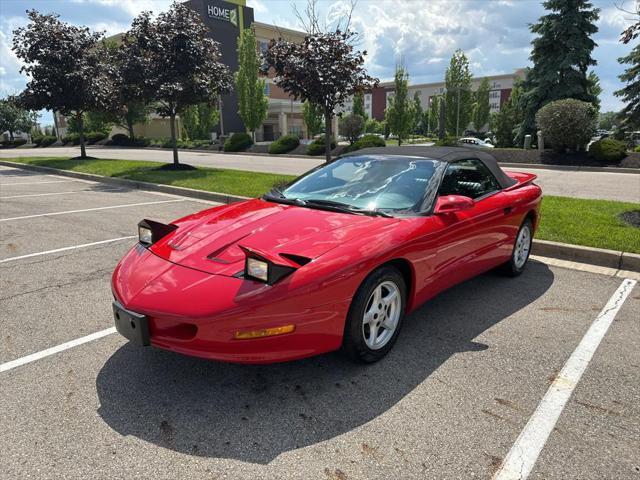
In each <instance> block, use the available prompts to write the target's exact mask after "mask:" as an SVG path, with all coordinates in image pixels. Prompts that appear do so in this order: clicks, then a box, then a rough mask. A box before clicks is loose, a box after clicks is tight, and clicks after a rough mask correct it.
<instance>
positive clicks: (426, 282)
mask: <svg viewBox="0 0 640 480" xmlns="http://www.w3.org/2000/svg"><path fill="white" fill-rule="evenodd" d="M535 178H536V176H535V175H531V174H527V173H506V172H504V171H503V170H502V169H501V168H500V167H499V166H498V164H497V162H496V160H495V159H494V158H493V157H492V156H491V155H489V154H487V153H484V152H480V151H477V150H470V149H464V148H432V147H425V148H423V147H399V148H395V147H387V148H384V149H380V148H373V149H366V150H361V151H357V152H354V153H352V154H349V155H347V156H342V157H340V158H339V159H337V160H336V161H334V162H332V163H329V164H325V165H323V166H321V167H318V168H316V169H314V170H312V171H310V172H308V173H306V174H305V175H303V176H301V177H300V178H298V179H297V180H295V181H293V182H292V183H290V184H289V185H288V186H286V187H283V188H282V189H277V188H274V189H273V190H272V191H271V192H269V193H268V194H266V195H264V196H263V197H262V198H258V199H252V200H247V201H243V202H239V203H234V204H230V205H223V206H218V207H214V208H210V209H208V210H204V211H202V212H198V213H195V214H193V215H189V216H187V217H184V218H181V219H179V220H176V221H175V222H173V223H170V224H168V225H166V224H162V223H158V222H154V221H151V220H143V221H141V222H140V223H139V225H138V229H139V240H140V241H139V243H138V244H137V245H136V246H135V247H133V248H132V249H131V251H129V252H128V253H127V254H126V256H125V257H124V258H123V259H122V260H121V261H120V263H119V264H118V266H117V267H116V269H115V272H114V273H113V279H112V290H113V295H114V297H115V301H114V303H113V310H114V316H115V324H116V327H117V330H118V331H119V332H120V333H121V334H122V335H124V336H125V337H126V338H128V339H129V340H131V341H132V342H134V343H136V344H139V345H153V346H155V347H158V348H163V349H167V350H172V351H174V352H179V353H182V354H186V355H193V356H198V357H203V358H208V359H215V360H222V361H229V362H240V363H270V362H279V361H285V360H293V359H299V358H303V357H309V356H312V355H318V354H321V353H324V352H329V351H332V350H338V349H341V348H342V349H343V350H344V351H345V352H347V353H348V354H350V355H351V356H352V357H353V358H354V359H356V360H359V361H363V362H374V361H376V360H378V359H380V358H381V357H383V356H384V355H385V354H386V353H387V352H388V351H389V350H390V349H391V348H392V346H393V345H394V343H395V341H396V339H397V337H398V334H399V333H400V329H401V327H402V321H403V318H404V316H405V315H406V314H407V313H409V312H411V311H412V310H414V309H416V308H417V307H418V306H420V305H421V304H422V303H424V302H425V301H426V300H428V299H429V298H431V297H433V296H434V295H436V294H437V293H438V292H441V291H442V290H444V289H446V288H449V287H451V286H452V285H455V284H457V283H459V282H462V281H463V280H465V279H468V278H470V277H473V276H475V275H478V274H480V273H483V272H486V271H487V270H490V269H493V268H496V267H500V268H501V269H502V270H504V271H505V272H506V273H507V274H510V275H518V274H520V273H521V272H522V271H523V269H524V268H525V265H526V263H527V259H528V257H529V252H530V250H531V240H532V237H533V234H534V231H535V229H536V227H537V225H538V222H539V219H540V214H539V208H540V202H541V198H542V191H541V189H540V187H539V186H537V185H536V184H535V183H533V180H534V179H535Z"/></svg>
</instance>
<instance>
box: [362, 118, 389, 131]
mask: <svg viewBox="0 0 640 480" xmlns="http://www.w3.org/2000/svg"><path fill="white" fill-rule="evenodd" d="M364 131H365V133H380V134H382V133H384V125H383V124H382V122H379V121H378V120H376V119H375V118H370V119H369V120H367V121H366V122H365V124H364Z"/></svg>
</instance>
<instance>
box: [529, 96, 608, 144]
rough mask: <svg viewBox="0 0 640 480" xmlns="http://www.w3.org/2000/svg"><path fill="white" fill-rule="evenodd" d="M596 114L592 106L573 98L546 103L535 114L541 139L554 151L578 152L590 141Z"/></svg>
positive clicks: (594, 126)
mask: <svg viewBox="0 0 640 480" xmlns="http://www.w3.org/2000/svg"><path fill="white" fill-rule="evenodd" d="M596 118H597V113H596V110H595V108H594V107H593V105H592V104H590V103H588V102H581V101H580V100H575V99H573V98H568V99H565V100H557V101H555V102H551V103H548V104H547V105H545V106H544V107H542V108H541V109H540V110H538V113H536V123H537V125H538V128H539V129H540V130H542V138H544V141H545V143H549V144H550V145H551V147H553V149H554V150H556V151H559V152H563V151H565V150H567V149H570V150H580V149H582V148H583V147H584V146H585V145H586V144H587V143H588V142H589V140H590V139H591V136H592V135H593V132H594V130H595V128H596Z"/></svg>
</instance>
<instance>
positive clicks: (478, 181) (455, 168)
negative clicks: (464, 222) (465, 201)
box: [438, 159, 500, 200]
mask: <svg viewBox="0 0 640 480" xmlns="http://www.w3.org/2000/svg"><path fill="white" fill-rule="evenodd" d="M498 190H500V184H499V183H498V181H497V180H496V178H495V177H494V176H493V174H492V173H491V172H490V171H489V169H488V168H487V167H486V166H485V165H484V163H482V162H481V161H480V160H476V159H468V160H460V161H457V162H452V163H450V164H449V165H448V166H447V170H446V172H445V174H444V177H443V178H442V183H441V184H440V190H439V191H438V193H439V194H440V195H464V196H465V197H470V198H473V199H474V200H475V199H477V198H480V197H483V196H485V195H487V194H489V193H492V192H495V191H498Z"/></svg>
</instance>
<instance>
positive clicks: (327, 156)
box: [324, 109, 333, 163]
mask: <svg viewBox="0 0 640 480" xmlns="http://www.w3.org/2000/svg"><path fill="white" fill-rule="evenodd" d="M332 113H333V112H331V110H328V109H325V111H324V160H325V163H329V162H330V161H331V138H332V136H333V135H332V132H331V120H332V119H333V118H332V115H331V114H332Z"/></svg>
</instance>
